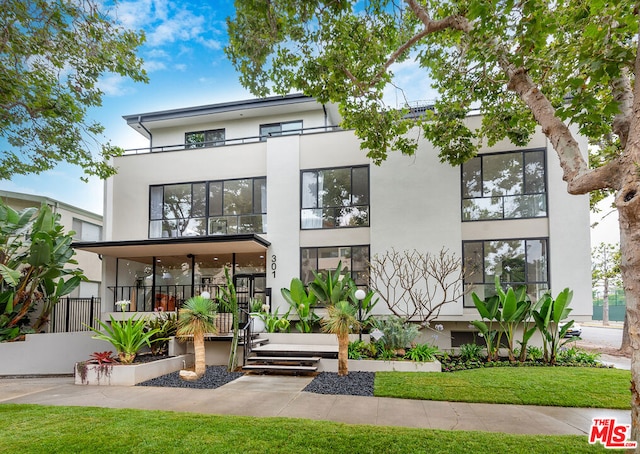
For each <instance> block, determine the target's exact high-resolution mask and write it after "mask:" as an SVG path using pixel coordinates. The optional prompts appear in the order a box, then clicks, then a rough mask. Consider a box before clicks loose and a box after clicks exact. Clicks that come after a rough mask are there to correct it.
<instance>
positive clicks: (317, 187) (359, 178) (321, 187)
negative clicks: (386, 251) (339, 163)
mask: <svg viewBox="0 0 640 454" xmlns="http://www.w3.org/2000/svg"><path fill="white" fill-rule="evenodd" d="M301 181H302V197H301V200H302V209H301V212H300V225H301V228H302V229H333V228H336V227H366V226H368V225H369V166H359V167H340V168H334V169H321V170H305V171H303V172H302V179H301Z"/></svg>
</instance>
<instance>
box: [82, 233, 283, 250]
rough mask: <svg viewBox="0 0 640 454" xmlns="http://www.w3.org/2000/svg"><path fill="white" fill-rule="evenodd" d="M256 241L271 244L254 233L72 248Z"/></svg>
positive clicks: (84, 244)
mask: <svg viewBox="0 0 640 454" xmlns="http://www.w3.org/2000/svg"><path fill="white" fill-rule="evenodd" d="M245 241H255V242H256V243H259V244H261V245H263V246H264V247H265V248H266V247H269V246H271V243H270V242H269V241H267V240H265V239H264V238H262V237H261V236H259V235H256V234H254V233H246V234H239V235H212V236H185V237H181V238H157V239H147V240H123V241H77V242H73V243H71V247H74V248H83V247H106V246H151V245H161V244H190V243H227V242H245Z"/></svg>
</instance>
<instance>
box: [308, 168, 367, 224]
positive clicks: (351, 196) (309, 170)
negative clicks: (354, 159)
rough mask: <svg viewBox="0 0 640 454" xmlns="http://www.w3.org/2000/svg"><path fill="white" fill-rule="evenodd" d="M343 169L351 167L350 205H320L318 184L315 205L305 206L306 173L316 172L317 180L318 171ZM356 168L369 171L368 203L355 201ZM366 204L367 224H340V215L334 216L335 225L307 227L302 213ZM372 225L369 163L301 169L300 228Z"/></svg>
mask: <svg viewBox="0 0 640 454" xmlns="http://www.w3.org/2000/svg"><path fill="white" fill-rule="evenodd" d="M341 169H349V170H350V176H349V185H350V187H349V197H350V199H351V203H350V204H349V205H339V206H320V203H319V195H318V189H319V188H317V185H316V194H315V207H305V206H304V193H303V190H304V189H303V183H304V175H305V173H312V172H315V173H316V182H317V179H318V172H323V171H330V170H341ZM355 169H366V171H367V197H366V198H367V203H366V204H362V203H354V201H353V171H354V170H355ZM363 206H366V207H367V222H366V224H362V225H338V222H337V221H338V219H339V216H334V220H335V222H334V225H332V226H328V225H327V226H325V223H324V222H322V226H321V227H305V226H304V225H303V221H302V219H303V216H302V213H303V212H304V210H317V209H322V210H324V209H328V210H338V209H341V208H352V209H353V208H357V207H363ZM370 226H371V168H370V166H369V165H368V164H359V165H352V166H338V167H323V168H316V169H303V170H301V171H300V230H333V229H350V228H361V227H365V228H366V227H370Z"/></svg>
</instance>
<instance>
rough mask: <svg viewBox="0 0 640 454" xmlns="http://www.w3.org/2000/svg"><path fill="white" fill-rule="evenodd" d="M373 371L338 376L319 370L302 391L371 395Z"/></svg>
mask: <svg viewBox="0 0 640 454" xmlns="http://www.w3.org/2000/svg"><path fill="white" fill-rule="evenodd" d="M375 376H376V374H375V372H349V375H347V376H345V377H340V376H339V375H338V374H337V373H335V372H320V373H319V374H318V375H317V376H316V377H315V378H314V379H313V381H312V382H311V383H309V384H308V385H307V387H306V388H305V389H304V390H303V391H307V392H310V393H317V394H340V395H346V396H373V381H374V379H375Z"/></svg>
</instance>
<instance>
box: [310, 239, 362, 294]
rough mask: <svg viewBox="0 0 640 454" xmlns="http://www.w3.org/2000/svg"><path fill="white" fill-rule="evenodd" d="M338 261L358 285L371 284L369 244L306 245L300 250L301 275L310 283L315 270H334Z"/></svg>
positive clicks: (318, 271)
mask: <svg viewBox="0 0 640 454" xmlns="http://www.w3.org/2000/svg"><path fill="white" fill-rule="evenodd" d="M338 263H342V270H343V271H344V272H345V273H348V274H349V275H350V276H351V279H353V280H354V282H355V283H356V285H359V286H366V285H369V246H368V245H366V246H336V247H305V248H302V249H301V250H300V277H301V279H302V282H304V283H305V284H309V283H310V282H312V281H313V280H314V278H315V276H314V275H313V272H314V271H315V272H316V273H320V272H323V271H334V270H335V269H336V268H337V266H338Z"/></svg>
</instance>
